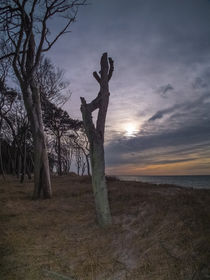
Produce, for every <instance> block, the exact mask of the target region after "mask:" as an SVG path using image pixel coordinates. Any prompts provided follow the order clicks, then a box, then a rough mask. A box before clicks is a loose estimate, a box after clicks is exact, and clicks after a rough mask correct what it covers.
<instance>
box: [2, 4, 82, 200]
mask: <svg viewBox="0 0 210 280" xmlns="http://www.w3.org/2000/svg"><path fill="white" fill-rule="evenodd" d="M84 4H85V0H75V1H73V0H65V1H64V0H62V1H61V0H54V1H48V0H39V1H37V0H31V1H27V0H11V1H7V0H2V1H1V9H0V32H1V33H3V36H2V38H3V39H4V40H3V43H2V45H3V47H4V49H3V52H4V55H2V56H1V57H0V60H3V59H7V58H10V59H11V62H12V68H13V71H14V74H15V76H16V77H17V80H18V81H19V85H20V88H21V91H22V95H23V99H24V104H25V107H26V111H27V114H28V118H29V121H30V125H31V129H32V135H33V143H34V184H35V187H34V193H33V198H35V199H37V198H39V197H40V196H41V194H42V193H43V197H44V198H50V197H51V195H52V191H51V179H50V172H49V162H48V153H47V145H46V139H45V133H44V126H43V119H42V111H41V101H40V89H39V87H38V85H37V83H36V79H35V73H36V69H37V67H38V65H39V62H40V59H41V55H42V54H43V53H44V52H46V51H48V50H49V49H50V48H51V47H52V46H53V45H54V44H55V43H56V42H57V40H58V39H59V38H60V37H61V36H62V35H63V34H65V33H67V32H68V31H69V27H70V25H71V24H72V22H74V21H75V18H76V15H77V10H78V7H79V6H82V5H84ZM56 17H59V18H60V19H61V18H62V23H63V26H62V27H61V28H60V30H59V31H58V32H57V34H55V31H54V30H53V31H54V32H52V33H51V32H50V25H49V21H50V19H54V20H56ZM59 26H60V25H59Z"/></svg>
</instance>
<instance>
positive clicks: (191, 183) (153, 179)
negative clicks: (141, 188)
mask: <svg viewBox="0 0 210 280" xmlns="http://www.w3.org/2000/svg"><path fill="white" fill-rule="evenodd" d="M116 177H117V178H119V179H120V180H122V181H137V182H146V183H153V184H170V185H177V186H181V187H188V188H195V189H210V175H205V176H203V175H200V176H195V175H194V176H190V175H189V176H131V175H127V176H116Z"/></svg>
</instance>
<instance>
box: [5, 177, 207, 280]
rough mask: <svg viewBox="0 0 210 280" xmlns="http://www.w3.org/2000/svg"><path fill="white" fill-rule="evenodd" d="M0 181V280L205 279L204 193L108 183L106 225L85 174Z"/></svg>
mask: <svg viewBox="0 0 210 280" xmlns="http://www.w3.org/2000/svg"><path fill="white" fill-rule="evenodd" d="M52 182H53V192H54V195H53V198H52V199H51V200H40V201H33V200H31V194H32V189H33V182H30V181H26V182H25V183H24V184H20V183H19V182H18V181H17V180H15V179H14V178H12V177H9V178H8V179H7V182H4V181H2V178H1V179H0V202H1V207H0V227H1V231H0V258H1V260H0V279H1V280H24V279H25V280H26V279H27V280H44V279H45V280H48V279H49V280H50V279H77V280H105V279H106V280H117V279H119V280H125V279H131V280H137V279H139V280H140V279H142V280H169V279H170V280H173V279H174V280H175V279H176V280H188V279H189V280H195V279H197V280H198V279H203V280H204V279H209V277H210V276H209V275H210V191H208V190H193V189H185V188H179V187H172V186H167V185H159V186H156V185H152V184H147V183H140V182H121V181H118V180H114V179H113V178H110V179H109V180H108V189H109V198H110V204H111V212H112V218H113V225H112V226H110V227H109V228H106V229H102V228H100V227H99V226H98V225H97V224H96V220H95V209H94V200H93V194H92V188H91V182H90V179H89V178H88V177H78V176H63V177H54V178H53V181H52Z"/></svg>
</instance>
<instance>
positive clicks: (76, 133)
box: [0, 58, 90, 182]
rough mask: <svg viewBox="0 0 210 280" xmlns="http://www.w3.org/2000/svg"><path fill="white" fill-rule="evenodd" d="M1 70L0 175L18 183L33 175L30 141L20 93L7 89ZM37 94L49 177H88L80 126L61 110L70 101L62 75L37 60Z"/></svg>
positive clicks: (86, 149)
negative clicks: (14, 179) (38, 95)
mask: <svg viewBox="0 0 210 280" xmlns="http://www.w3.org/2000/svg"><path fill="white" fill-rule="evenodd" d="M3 68H4V65H2V67H1V76H0V174H1V175H2V176H3V177H4V178H5V177H6V174H12V175H14V176H17V178H19V179H20V181H21V182H23V181H24V178H25V176H26V175H27V176H28V178H29V179H30V178H31V174H33V171H34V150H33V139H32V132H31V127H30V122H29V120H28V117H27V114H26V111H25V107H24V103H23V100H22V96H21V93H20V92H18V91H17V90H14V89H12V88H9V87H8V86H7V74H8V72H7V71H6V69H4V71H3ZM36 83H37V84H38V85H39V89H40V93H41V105H42V114H43V121H44V128H45V133H46V139H47V147H48V158H49V167H50V171H51V173H54V174H58V175H62V174H68V173H69V172H71V170H72V167H73V166H74V170H76V172H77V174H78V175H84V174H86V173H87V174H89V175H90V167H89V144H88V140H87V137H86V135H85V133H84V129H83V123H82V122H81V121H79V120H74V119H72V118H71V117H70V116H69V114H68V113H67V112H66V111H65V110H63V109H62V107H63V105H64V104H65V102H66V101H67V100H68V99H69V98H70V92H69V91H68V83H67V82H65V81H64V79H63V72H62V71H61V70H59V69H57V68H56V67H55V66H54V65H53V64H52V63H51V62H50V60H49V59H44V58H42V59H41V62H40V64H39V67H38V69H37V71H36Z"/></svg>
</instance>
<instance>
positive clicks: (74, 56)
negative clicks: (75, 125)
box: [48, 0, 210, 175]
mask: <svg viewBox="0 0 210 280" xmlns="http://www.w3.org/2000/svg"><path fill="white" fill-rule="evenodd" d="M89 3H90V4H89V5H87V6H86V7H82V8H81V9H80V11H79V13H78V17H77V22H76V23H75V24H74V25H72V28H71V30H72V32H71V33H69V34H66V35H65V36H64V37H62V39H61V40H60V41H58V42H57V44H56V45H55V46H54V47H53V49H52V50H51V51H50V53H48V56H50V57H51V58H52V61H53V62H54V63H55V64H56V65H58V66H59V67H61V68H63V69H64V70H65V71H66V74H65V77H66V79H67V80H69V81H70V83H71V91H72V97H71V100H70V102H69V103H68V104H66V109H67V110H68V112H69V113H70V115H71V116H72V117H75V118H80V119H81V114H80V110H79V108H80V99H79V97H80V96H84V97H85V98H86V100H87V101H91V100H92V99H93V98H94V97H95V96H96V95H97V93H98V85H97V82H96V81H95V79H94V78H93V77H92V72H93V71H95V70H99V61H100V56H101V54H102V53H103V52H108V54H109V56H111V57H112V58H113V59H114V62H115V72H114V75H113V77H112V80H111V81H110V93H111V96H110V105H109V110H108V115H107V123H106V145H105V152H106V166H107V167H106V171H107V173H109V174H139V175H148V174H150V175H165V174H170V175H174V174H210V1H208V0H130V1H127V0H112V1H111V0H89ZM55 28H56V27H55Z"/></svg>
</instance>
